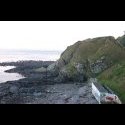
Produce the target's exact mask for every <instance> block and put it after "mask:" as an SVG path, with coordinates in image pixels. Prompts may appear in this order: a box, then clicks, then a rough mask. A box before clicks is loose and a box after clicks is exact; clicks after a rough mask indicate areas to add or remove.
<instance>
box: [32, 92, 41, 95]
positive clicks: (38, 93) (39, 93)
mask: <svg viewBox="0 0 125 125" xmlns="http://www.w3.org/2000/svg"><path fill="white" fill-rule="evenodd" d="M33 95H34V96H41V95H42V93H41V92H34V93H33Z"/></svg>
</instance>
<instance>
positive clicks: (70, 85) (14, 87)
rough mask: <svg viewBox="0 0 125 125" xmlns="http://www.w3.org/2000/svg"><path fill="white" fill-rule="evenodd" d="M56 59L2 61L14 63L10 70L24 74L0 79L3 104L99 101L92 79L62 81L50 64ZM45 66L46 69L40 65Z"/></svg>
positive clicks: (0, 100)
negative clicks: (13, 79) (51, 71)
mask: <svg viewBox="0 0 125 125" xmlns="http://www.w3.org/2000/svg"><path fill="white" fill-rule="evenodd" d="M53 63H54V61H20V62H8V63H7V62H6V63H1V64H0V66H15V68H13V69H10V70H7V71H6V72H8V73H19V74H21V75H22V76H24V77H25V78H23V79H20V80H16V81H7V82H5V83H0V104H97V101H96V100H95V98H94V97H93V95H92V93H91V85H90V84H89V83H79V82H71V81H67V82H64V83H63V82H60V81H57V80H56V79H55V78H56V76H54V75H52V73H50V72H49V70H45V69H47V67H48V66H49V65H50V64H53ZM41 67H43V68H45V69H44V72H43V71H39V70H38V69H39V68H41Z"/></svg>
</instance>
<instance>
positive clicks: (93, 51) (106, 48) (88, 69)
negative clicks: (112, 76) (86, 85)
mask: <svg viewBox="0 0 125 125" xmlns="http://www.w3.org/2000/svg"><path fill="white" fill-rule="evenodd" d="M124 59H125V50H124V47H121V46H120V45H119V43H118V42H117V41H116V40H115V38H114V37H112V36H108V37H98V38H94V39H87V40H84V41H79V42H77V43H75V44H74V45H72V46H69V47H68V48H67V49H66V50H65V51H64V52H63V53H62V55H61V57H60V59H59V60H58V61H57V62H56V64H55V65H56V66H55V67H56V69H57V67H58V71H59V79H60V80H61V79H62V80H64V79H65V80H72V81H81V82H83V81H84V80H87V78H88V77H95V76H97V75H98V74H100V73H101V72H103V71H104V70H106V69H108V68H109V67H111V66H112V65H114V64H116V63H118V62H120V61H122V60H124Z"/></svg>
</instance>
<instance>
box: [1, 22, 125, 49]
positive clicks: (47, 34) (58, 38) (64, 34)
mask: <svg viewBox="0 0 125 125" xmlns="http://www.w3.org/2000/svg"><path fill="white" fill-rule="evenodd" d="M124 31H125V21H0V49H27V50H43V51H44V50H51V51H53V50H61V51H63V50H65V49H66V48H67V46H70V45H72V44H74V43H75V42H77V41H79V40H84V39H88V38H94V37H100V36H114V37H115V38H117V37H118V36H122V35H124Z"/></svg>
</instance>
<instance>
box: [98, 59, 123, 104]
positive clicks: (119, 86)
mask: <svg viewBox="0 0 125 125" xmlns="http://www.w3.org/2000/svg"><path fill="white" fill-rule="evenodd" d="M97 78H98V79H99V80H100V81H101V83H102V84H106V85H107V86H109V87H110V88H111V89H112V90H114V91H115V92H116V93H117V94H118V95H119V97H120V99H121V100H122V102H123V103H125V61H121V62H119V63H117V64H115V65H113V66H112V67H110V68H108V69H107V70H105V71H104V72H102V73H101V74H100V75H99V76H98V77H97Z"/></svg>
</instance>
